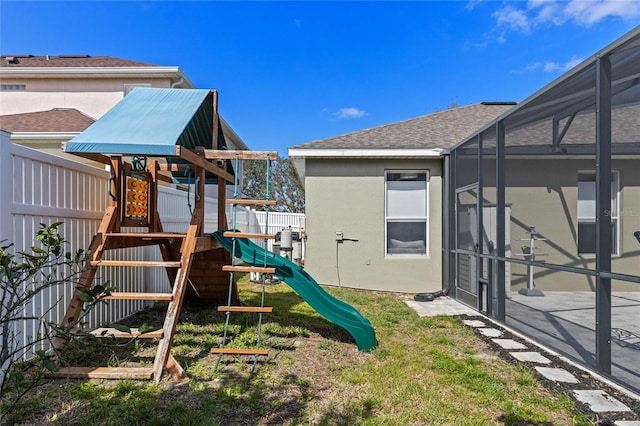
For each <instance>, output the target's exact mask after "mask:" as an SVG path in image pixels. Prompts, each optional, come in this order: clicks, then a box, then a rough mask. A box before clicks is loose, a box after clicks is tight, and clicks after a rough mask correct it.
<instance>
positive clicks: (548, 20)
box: [493, 0, 640, 34]
mask: <svg viewBox="0 0 640 426" xmlns="http://www.w3.org/2000/svg"><path fill="white" fill-rule="evenodd" d="M514 4H515V5H516V6H514ZM520 4H522V3H520ZM518 5H519V4H518V3H511V4H509V5H507V6H504V7H502V8H501V9H498V10H497V11H496V12H494V13H493V17H494V19H495V20H496V24H497V26H498V29H500V30H503V31H518V32H521V33H524V34H527V33H529V32H531V30H532V29H534V28H536V27H539V26H543V25H558V26H559V25H563V24H565V23H567V22H573V23H574V24H576V25H580V26H585V27H589V26H591V25H594V24H596V23H598V22H600V21H603V20H605V19H607V18H611V17H615V18H620V19H623V20H633V19H637V18H640V2H638V1H637V0H570V1H566V0H529V1H528V2H527V3H526V4H525V6H524V7H518Z"/></svg>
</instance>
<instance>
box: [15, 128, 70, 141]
mask: <svg viewBox="0 0 640 426" xmlns="http://www.w3.org/2000/svg"><path fill="white" fill-rule="evenodd" d="M5 131H6V132H7V133H9V134H11V140H34V139H35V140H61V139H66V140H69V139H71V138H74V137H76V136H78V135H79V134H80V133H82V132H9V131H7V130H5Z"/></svg>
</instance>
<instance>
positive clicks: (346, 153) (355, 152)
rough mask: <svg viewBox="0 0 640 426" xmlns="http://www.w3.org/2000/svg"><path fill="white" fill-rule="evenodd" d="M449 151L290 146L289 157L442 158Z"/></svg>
mask: <svg viewBox="0 0 640 426" xmlns="http://www.w3.org/2000/svg"><path fill="white" fill-rule="evenodd" d="M447 153H448V152H447V150H445V149H443V148H428V149H427V148H416V149H388V148H387V149H384V148H382V149H339V148H335V149H301V148H289V158H316V159H320V158H326V159H330V158H403V159H404V158H423V159H440V158H442V157H443V156H444V155H446V154H447Z"/></svg>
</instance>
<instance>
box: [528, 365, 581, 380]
mask: <svg viewBox="0 0 640 426" xmlns="http://www.w3.org/2000/svg"><path fill="white" fill-rule="evenodd" d="M536 371H537V372H538V373H540V374H542V375H543V376H544V377H545V378H547V379H548V380H553V381H554V382H561V383H579V380H578V379H576V377H575V376H574V375H573V374H571V373H569V372H568V371H567V370H565V369H564V368H550V367H536Z"/></svg>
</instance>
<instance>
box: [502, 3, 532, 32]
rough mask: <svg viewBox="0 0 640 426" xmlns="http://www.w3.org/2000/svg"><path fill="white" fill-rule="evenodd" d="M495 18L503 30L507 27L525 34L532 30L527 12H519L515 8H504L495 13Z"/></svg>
mask: <svg viewBox="0 0 640 426" xmlns="http://www.w3.org/2000/svg"><path fill="white" fill-rule="evenodd" d="M493 17H494V18H495V20H496V23H497V24H498V26H499V27H501V28H505V27H506V28H507V29H509V30H514V31H521V32H523V33H528V32H529V29H530V28H531V23H530V21H529V18H528V17H527V15H526V13H525V11H523V10H518V9H516V8H515V7H513V6H506V7H503V8H502V9H500V10H498V11H497V12H494V13H493Z"/></svg>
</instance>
